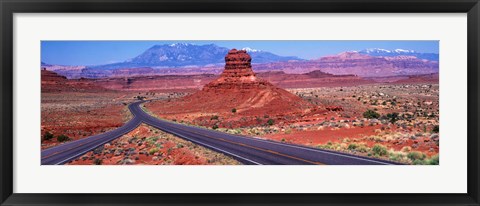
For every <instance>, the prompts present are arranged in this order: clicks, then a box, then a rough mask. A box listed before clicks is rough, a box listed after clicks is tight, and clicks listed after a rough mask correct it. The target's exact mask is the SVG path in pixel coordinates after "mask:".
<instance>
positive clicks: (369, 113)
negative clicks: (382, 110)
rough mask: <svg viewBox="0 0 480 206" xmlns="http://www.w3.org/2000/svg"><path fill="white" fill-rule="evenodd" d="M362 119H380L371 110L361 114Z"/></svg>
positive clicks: (377, 114) (378, 115)
mask: <svg viewBox="0 0 480 206" xmlns="http://www.w3.org/2000/svg"><path fill="white" fill-rule="evenodd" d="M363 117H364V118H367V119H377V118H379V117H380V114H379V113H377V112H375V111H373V110H367V111H366V112H364V113H363Z"/></svg>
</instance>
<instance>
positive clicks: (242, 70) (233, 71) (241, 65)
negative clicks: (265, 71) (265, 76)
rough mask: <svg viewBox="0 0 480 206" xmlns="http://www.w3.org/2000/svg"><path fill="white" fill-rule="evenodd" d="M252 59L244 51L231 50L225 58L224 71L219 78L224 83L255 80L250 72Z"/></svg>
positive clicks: (251, 71)
mask: <svg viewBox="0 0 480 206" xmlns="http://www.w3.org/2000/svg"><path fill="white" fill-rule="evenodd" d="M251 62H252V57H250V55H249V54H248V53H247V52H246V51H245V50H236V49H232V50H230V51H229V52H228V54H227V56H225V69H224V70H223V72H222V74H221V77H222V78H224V79H225V80H226V81H231V80H234V81H238V80H240V81H245V80H247V81H248V80H250V81H254V80H256V77H255V73H254V72H253V70H252V64H251Z"/></svg>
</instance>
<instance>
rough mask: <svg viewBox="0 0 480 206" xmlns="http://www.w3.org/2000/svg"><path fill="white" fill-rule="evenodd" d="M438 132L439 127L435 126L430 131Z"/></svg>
mask: <svg viewBox="0 0 480 206" xmlns="http://www.w3.org/2000/svg"><path fill="white" fill-rule="evenodd" d="M439 132H440V126H438V125H435V126H434V127H433V129H432V133H439Z"/></svg>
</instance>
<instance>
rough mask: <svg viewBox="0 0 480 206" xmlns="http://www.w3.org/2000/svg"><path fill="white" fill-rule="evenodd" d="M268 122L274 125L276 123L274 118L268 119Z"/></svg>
mask: <svg viewBox="0 0 480 206" xmlns="http://www.w3.org/2000/svg"><path fill="white" fill-rule="evenodd" d="M267 124H268V125H270V126H272V125H273V124H275V121H274V120H273V119H268V121H267Z"/></svg>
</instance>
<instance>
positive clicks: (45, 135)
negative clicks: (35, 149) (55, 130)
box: [43, 132, 53, 140]
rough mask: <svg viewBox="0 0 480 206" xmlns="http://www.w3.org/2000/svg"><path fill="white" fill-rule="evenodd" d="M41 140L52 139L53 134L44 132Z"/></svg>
mask: <svg viewBox="0 0 480 206" xmlns="http://www.w3.org/2000/svg"><path fill="white" fill-rule="evenodd" d="M43 139H44V140H50V139H53V134H52V133H50V132H45V134H43Z"/></svg>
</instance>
